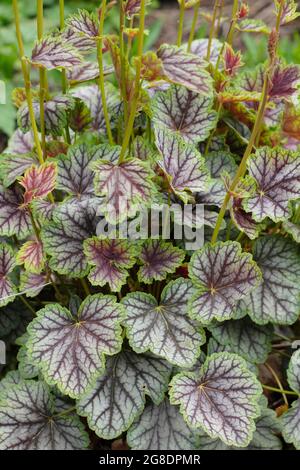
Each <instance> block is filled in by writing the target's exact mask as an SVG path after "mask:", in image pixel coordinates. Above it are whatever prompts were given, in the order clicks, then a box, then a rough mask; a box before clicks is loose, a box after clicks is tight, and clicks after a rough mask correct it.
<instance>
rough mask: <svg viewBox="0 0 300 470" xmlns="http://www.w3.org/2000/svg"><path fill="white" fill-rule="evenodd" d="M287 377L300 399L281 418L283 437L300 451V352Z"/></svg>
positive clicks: (293, 359) (292, 358) (296, 354)
mask: <svg viewBox="0 0 300 470" xmlns="http://www.w3.org/2000/svg"><path fill="white" fill-rule="evenodd" d="M287 376H288V383H289V386H290V387H291V389H292V390H294V392H296V393H298V394H299V398H298V399H297V400H295V401H294V402H293V403H292V407H291V408H290V409H289V410H288V411H286V412H285V413H284V414H283V416H282V418H281V424H282V435H283V437H284V440H285V441H286V442H288V443H292V444H294V446H295V447H296V449H298V450H300V350H298V351H296V352H294V354H293V355H292V357H291V360H290V363H289V368H288V371H287Z"/></svg>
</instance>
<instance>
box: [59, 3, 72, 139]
mask: <svg viewBox="0 0 300 470" xmlns="http://www.w3.org/2000/svg"><path fill="white" fill-rule="evenodd" d="M64 27H65V2H64V0H59V28H60V30H61V31H62V30H63V29H64ZM61 84H62V92H63V94H64V95H66V93H67V91H68V88H69V83H68V79H67V72H66V70H65V69H62V71H61ZM65 131H66V140H67V143H68V144H69V145H71V135H70V129H69V125H68V123H67V125H66V127H65Z"/></svg>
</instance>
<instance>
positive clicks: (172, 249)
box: [138, 239, 185, 284]
mask: <svg viewBox="0 0 300 470" xmlns="http://www.w3.org/2000/svg"><path fill="white" fill-rule="evenodd" d="M184 258H185V253H184V251H183V250H181V249H180V248H177V247H176V246H174V245H172V243H169V242H165V241H163V240H153V239H149V240H146V241H145V243H144V244H143V246H142V249H141V253H140V254H139V260H140V261H141V263H142V266H141V267H140V269H139V271H138V279H139V281H140V282H144V283H146V284H151V282H152V281H153V280H156V281H162V280H163V279H165V278H166V277H167V274H171V273H173V272H175V270H176V268H178V267H179V266H180V265H181V263H182V262H183V260H184Z"/></svg>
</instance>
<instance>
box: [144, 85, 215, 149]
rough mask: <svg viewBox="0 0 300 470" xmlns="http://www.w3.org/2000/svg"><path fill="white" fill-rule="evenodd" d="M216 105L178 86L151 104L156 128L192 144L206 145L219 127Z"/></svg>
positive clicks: (210, 99)
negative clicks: (210, 134) (213, 106)
mask: <svg viewBox="0 0 300 470" xmlns="http://www.w3.org/2000/svg"><path fill="white" fill-rule="evenodd" d="M212 104H213V103H212V98H211V97H210V96H207V95H204V96H202V95H199V94H198V93H195V92H193V91H190V90H187V88H185V87H182V86H176V85H174V86H172V87H170V88H169V89H168V90H167V91H162V92H158V93H156V95H155V98H154V100H152V101H151V109H152V113H153V123H154V127H155V128H156V129H161V128H167V129H169V130H170V131H172V132H174V133H176V134H178V135H179V136H181V137H182V138H183V139H184V140H185V141H186V142H189V143H197V142H202V141H203V140H205V139H206V138H207V137H208V136H209V133H210V131H211V130H212V129H213V128H214V127H215V125H216V117H217V115H216V112H215V111H213V110H212Z"/></svg>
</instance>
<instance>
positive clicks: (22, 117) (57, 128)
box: [17, 95, 75, 136]
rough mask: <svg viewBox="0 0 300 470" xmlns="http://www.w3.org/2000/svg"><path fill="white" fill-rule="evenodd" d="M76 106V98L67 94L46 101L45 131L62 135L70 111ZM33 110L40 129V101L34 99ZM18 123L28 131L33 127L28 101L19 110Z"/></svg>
mask: <svg viewBox="0 0 300 470" xmlns="http://www.w3.org/2000/svg"><path fill="white" fill-rule="evenodd" d="M74 107H75V101H74V98H73V97H71V96H65V95H56V96H55V97H53V98H51V99H49V100H47V101H45V102H44V113H45V116H44V120H45V133H46V134H47V135H48V134H49V135H54V136H60V135H62V133H63V130H64V128H65V127H66V125H67V122H68V112H70V111H73V109H74ZM33 110H34V115H35V118H36V123H37V126H38V129H39V130H40V128H41V117H40V103H39V101H36V100H34V101H33ZM17 117H18V124H19V126H20V127H21V129H22V130H23V131H24V132H26V131H28V130H29V129H30V128H31V121H30V114H29V109H28V104H27V101H25V102H24V104H23V105H22V106H21V108H20V109H19V111H18V115H17Z"/></svg>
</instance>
